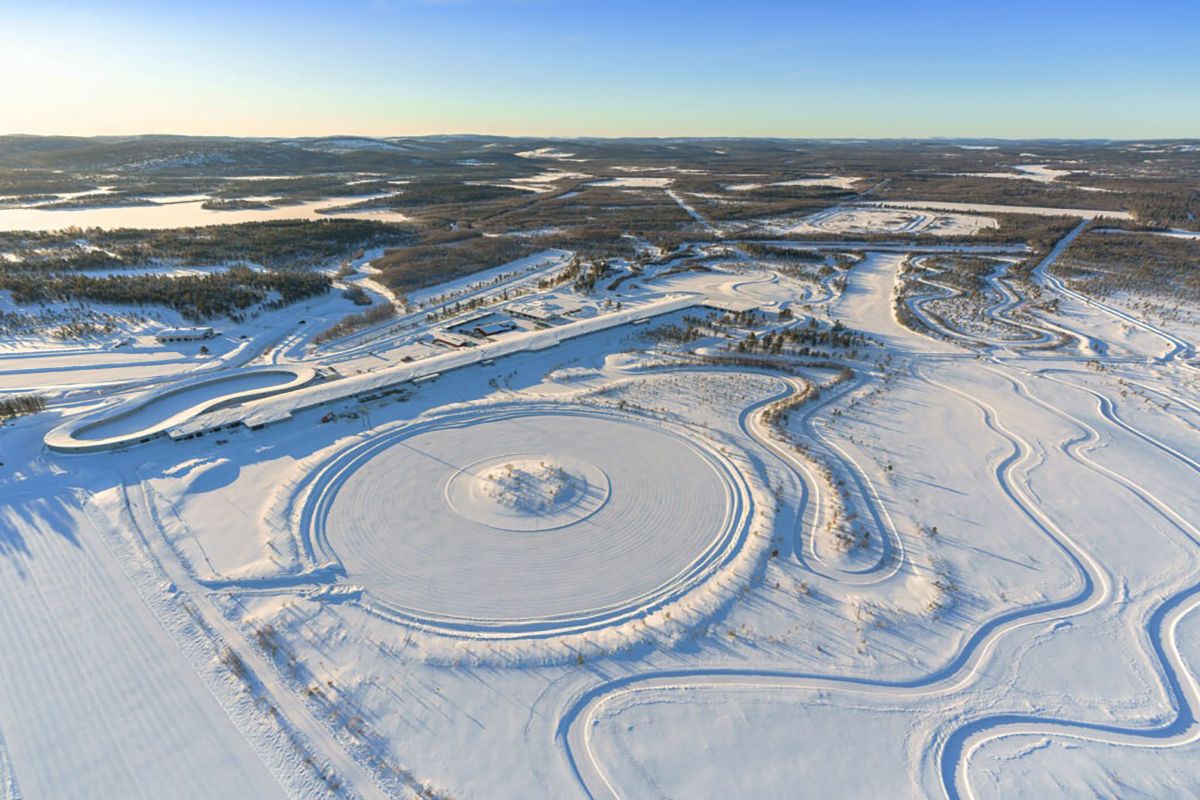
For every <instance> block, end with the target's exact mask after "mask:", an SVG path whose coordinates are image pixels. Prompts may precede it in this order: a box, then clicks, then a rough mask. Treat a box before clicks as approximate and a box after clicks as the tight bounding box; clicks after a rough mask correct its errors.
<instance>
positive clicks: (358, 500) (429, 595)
mask: <svg viewBox="0 0 1200 800" xmlns="http://www.w3.org/2000/svg"><path fill="white" fill-rule="evenodd" d="M514 464H515V465H531V464H532V465H541V466H542V467H543V468H547V469H551V470H559V469H561V470H563V471H564V472H565V473H566V474H567V475H568V476H570V477H569V480H571V481H574V482H575V483H573V484H572V487H571V488H570V490H569V493H568V494H569V496H568V497H567V498H566V500H564V501H563V502H562V506H561V508H558V509H557V513H553V514H551V515H549V518H548V519H549V521H548V522H547V523H546V524H543V525H538V524H530V523H531V520H533V519H535V518H536V517H537V516H538V515H539V512H540V510H539V512H535V511H529V513H527V514H521V513H520V510H521V509H520V507H519V506H518V507H516V508H514V507H513V506H512V505H504V506H503V507H502V506H501V505H500V504H498V503H494V502H492V500H493V498H492V497H491V496H490V495H489V494H488V493H487V492H485V491H482V490H481V489H480V487H481V486H485V485H489V481H490V480H491V479H492V478H493V477H494V476H495V475H496V474H497V470H499V471H501V472H503V471H504V470H506V469H507V468H508V467H509V466H510V465H514ZM518 471H520V467H518ZM464 480H465V481H467V482H468V485H467V486H466V487H464V486H463V483H464ZM754 513H755V504H754V500H753V497H752V493H751V489H750V486H749V484H748V483H747V481H746V479H745V477H744V475H743V473H742V470H741V469H740V468H739V467H738V466H737V465H735V464H734V463H733V462H732V461H731V460H730V458H729V457H728V456H726V455H725V454H724V453H722V452H720V451H719V450H717V449H716V448H714V447H712V446H711V445H709V444H707V443H705V442H703V441H702V440H700V439H698V438H697V437H694V436H690V435H688V434H687V432H685V431H684V430H683V429H679V428H676V427H675V426H673V425H670V424H667V423H664V422H662V421H660V420H653V421H651V420H648V419H645V418H641V417H637V416H634V415H630V414H626V413H619V412H616V411H611V410H606V409H598V408H593V407H584V406H575V405H568V404H561V403H535V404H531V403H513V404H506V405H501V406H486V407H472V408H467V409H460V410H456V411H453V412H450V413H447V414H443V415H439V416H436V417H433V418H430V419H424V420H418V421H415V422H411V423H406V424H403V425H401V426H399V427H396V428H392V429H390V430H383V431H381V432H378V433H376V434H374V435H372V436H370V437H368V438H366V439H363V440H360V441H358V442H357V443H355V444H354V445H352V446H351V447H349V448H348V449H345V450H343V451H341V452H340V453H339V454H337V455H335V456H334V457H333V458H332V459H330V460H329V461H327V462H326V463H325V464H324V466H322V467H319V468H318V469H317V470H316V471H315V472H314V473H313V477H312V479H311V482H310V483H309V484H308V490H307V493H306V496H305V498H304V500H303V504H302V507H301V510H300V512H299V516H298V519H297V520H296V528H297V529H296V531H295V533H296V535H297V536H298V538H299V540H300V545H301V547H302V548H303V550H304V551H305V554H306V556H307V557H308V558H309V559H311V560H312V562H313V563H315V564H319V563H324V564H336V565H337V566H338V568H340V571H342V572H343V573H344V574H345V576H346V581H347V582H348V583H350V584H352V585H355V586H357V587H361V589H362V594H361V597H360V599H359V600H358V601H357V602H359V603H360V604H361V605H362V607H363V608H365V609H366V610H367V611H369V612H370V613H373V614H375V615H377V616H381V617H384V618H386V619H390V620H392V621H395V622H399V623H402V624H404V625H407V626H410V627H414V628H417V629H420V630H424V631H429V632H432V633H436V634H441V635H444V636H455V637H462V638H469V639H545V638H550V637H556V636H562V635H564V634H574V633H581V632H585V631H591V630H597V629H601V628H609V627H611V626H616V625H620V624H622V623H625V622H628V621H631V620H634V619H639V618H641V619H644V618H645V617H646V616H647V615H648V614H651V613H653V612H655V611H657V610H660V609H663V608H664V607H667V606H669V605H671V604H672V603H674V602H676V601H677V600H680V599H682V598H683V597H684V596H685V595H687V594H688V593H690V592H692V591H693V590H695V589H697V588H699V587H700V586H701V585H702V584H704V583H705V582H706V581H708V580H709V579H710V578H711V577H713V576H714V575H716V574H717V573H718V572H720V571H721V570H722V569H724V568H725V567H726V566H728V565H730V564H731V563H733V561H734V560H735V559H736V558H737V557H738V555H739V553H740V551H741V550H742V548H743V545H744V544H745V541H746V538H747V536H748V535H749V528H750V523H751V520H752V519H753V517H754Z"/></svg>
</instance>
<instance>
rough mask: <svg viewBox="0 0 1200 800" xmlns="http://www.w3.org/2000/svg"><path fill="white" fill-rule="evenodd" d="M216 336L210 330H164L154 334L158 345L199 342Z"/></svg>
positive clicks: (215, 333)
mask: <svg viewBox="0 0 1200 800" xmlns="http://www.w3.org/2000/svg"><path fill="white" fill-rule="evenodd" d="M216 335H217V332H216V331H214V330H213V329H212V328H165V329H163V330H161V331H159V332H158V333H156V334H154V338H155V339H158V341H159V343H160V344H167V343H168V342H199V341H203V340H204V339H211V338H213V337H214V336H216Z"/></svg>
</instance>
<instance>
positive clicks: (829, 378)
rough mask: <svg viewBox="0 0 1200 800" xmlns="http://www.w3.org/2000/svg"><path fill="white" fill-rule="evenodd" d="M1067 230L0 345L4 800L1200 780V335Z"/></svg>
mask: <svg viewBox="0 0 1200 800" xmlns="http://www.w3.org/2000/svg"><path fill="white" fill-rule="evenodd" d="M532 157H553V156H548V155H546V154H544V153H538V154H534V155H532ZM628 180H633V181H642V182H644V181H648V180H656V179H652V178H645V177H640V178H638V177H635V178H630V179H628ZM657 180H661V179H657ZM639 185H640V186H644V187H646V188H657V187H663V186H664V184H662V183H658V182H656V183H641V184H639ZM673 197H676V201H677V202H679V203H680V205H681V206H683V207H684V208H685V209H687V208H690V206H688V204H687V196H686V195H673ZM990 210H995V209H990ZM693 211H694V209H693ZM933 211H934V212H938V211H942V209H938V208H937V207H936V204H935V208H934V209H933ZM1054 211H1056V212H1058V213H1061V210H1054ZM987 213H989V208H987V207H983V208H981V207H974V206H970V207H964V208H958V207H956V208H953V209H948V210H945V213H930V212H923V211H921V210H919V209H918V210H916V211H910V210H906V209H902V208H878V207H870V208H868V207H861V206H855V207H838V208H834V209H829V210H828V211H826V212H823V213H822V214H820V215H817V216H816V217H809V218H808V219H807V220H805V221H804V222H803V224H804V225H807V226H809V227H810V228H811V229H812V230H814V231H821V232H823V233H841V234H847V235H848V236H850V237H853V235H854V234H855V233H858V232H861V233H867V232H871V233H874V232H880V231H883V232H898V231H920V232H924V233H931V234H933V233H939V232H941V233H947V232H953V233H967V232H972V231H976V230H979V229H980V228H982V227H985V226H987V225H989V224H992V220H990V219H989V218H988V217H986V216H983V215H985V214H987ZM1072 213H1078V214H1080V215H1081V216H1082V215H1083V214H1082V212H1072ZM693 216H694V217H697V218H698V219H697V221H698V222H699V223H701V226H702V227H703V226H706V225H707V223H706V222H705V221H704V218H703V217H700V216H699V215H698V214H693ZM1081 230H1082V225H1081V226H1080V227H1079V228H1077V229H1076V230H1074V231H1073V232H1072V234H1071V235H1070V238H1069V239H1067V240H1065V241H1064V242H1063V243H1061V244H1060V246H1059V247H1057V248H1055V249H1054V250H1052V251H1051V252H1050V253H1049V254H1048V255H1047V256H1046V257H1045V258H1044V260H1043V261H1042V262H1041V263H1040V264H1038V265H1037V267H1036V268H1035V269H1032V270H1030V269H1028V268H1027V267H1021V268H1019V269H1018V261H1019V260H1020V259H1021V258H1022V257H1023V255H1024V254H1023V253H1022V252H1020V250H1019V248H1018V249H1015V250H1014V249H1012V248H1008V249H1002V248H990V249H985V250H980V249H979V248H978V247H974V248H973V247H971V246H967V245H961V246H960V245H954V244H948V243H946V242H945V241H941V242H939V241H938V240H936V239H934V238H933V237H932V236H931V237H929V239H932V242H931V243H930V244H922V245H911V246H908V245H903V244H898V243H895V242H892V243H889V244H887V245H881V246H873V245H871V244H870V243H869V242H863V241H856V242H853V243H844V244H837V243H828V242H826V243H822V244H820V245H813V244H809V245H807V246H805V247H800V246H796V247H795V248H794V249H796V250H797V251H798V252H803V253H804V254H806V256H809V255H810V256H811V257H808V258H797V259H791V258H780V257H773V256H771V255H751V254H749V253H747V252H744V251H743V249H739V248H738V247H737V246H736V245H735V244H732V243H728V242H722V243H705V242H697V243H696V244H695V245H693V248H694V249H691V250H688V251H687V252H688V255H687V256H683V255H680V256H679V257H678V258H676V259H674V260H666V261H665V262H662V263H654V264H647V265H645V266H644V267H643V268H642V269H641V270H640V271H639V272H637V273H633V272H629V273H628V274H627V275H626V272H625V271H627V270H628V269H629V267H628V265H619V266H617V267H615V268H614V269H615V270H616V272H617V273H618V274H620V275H623V276H625V278H626V279H624V280H622V281H620V282H619V283H618V282H617V281H615V278H616V275H613V276H606V277H605V278H603V279H601V280H600V281H598V282H597V285H596V288H594V289H593V290H592V291H590V292H589V293H586V294H583V293H580V292H577V291H576V290H575V289H574V288H572V286H571V284H570V283H569V282H567V281H566V280H565V279H564V278H563V277H562V274H563V270H564V269H566V268H567V267H568V265H569V264H570V263H571V259H572V256H573V254H571V253H568V252H566V251H546V252H544V253H539V254H536V255H535V256H531V257H530V258H528V259H523V260H521V261H520V262H514V263H511V264H505V265H495V266H493V267H491V268H490V269H489V270H487V271H485V272H482V273H480V274H478V275H475V276H472V277H471V278H468V279H462V280H457V281H454V282H452V283H448V284H444V285H442V286H438V287H432V288H430V289H429V290H426V291H423V292H418V293H414V294H413V295H411V296H410V297H409V298H408V302H409V304H410V305H411V306H412V308H409V309H405V310H404V311H403V313H401V314H400V315H399V316H397V317H394V318H392V319H390V320H387V321H385V322H383V323H379V324H378V325H375V326H372V327H371V328H368V329H365V330H363V331H359V332H357V333H355V334H352V335H351V336H348V337H345V338H344V339H341V340H334V341H332V342H328V343H325V344H321V345H313V344H312V342H313V338H314V335H315V333H316V332H318V331H319V330H322V329H323V328H325V327H327V326H328V325H329V324H332V322H333V321H335V320H336V319H338V318H339V317H340V315H342V314H344V313H348V312H349V311H350V310H352V307H351V304H350V303H349V301H347V300H345V299H343V298H340V297H336V296H335V294H336V293H335V294H331V295H330V296H329V297H327V298H321V299H316V300H313V301H310V302H307V303H304V304H301V305H298V306H294V307H291V308H284V309H280V310H274V311H271V312H267V313H263V314H262V315H260V316H259V317H257V318H256V319H253V320H250V321H248V322H246V323H242V324H239V325H228V326H220V327H222V328H223V331H222V333H221V335H220V336H219V337H217V338H214V339H212V340H209V346H210V347H211V348H212V352H211V353H209V354H207V355H205V356H203V357H202V356H201V354H200V353H199V351H198V347H197V346H193V345H179V346H176V348H175V349H169V348H167V347H164V346H161V345H157V344H156V343H154V342H153V332H154V331H155V330H157V329H158V328H160V327H162V326H164V325H168V324H173V323H175V322H176V320H174V319H172V318H171V317H170V315H162V316H161V317H146V318H145V319H143V320H142V321H135V322H128V323H122V325H121V326H118V329H116V330H114V331H113V332H112V333H111V334H106V335H98V336H97V338H96V339H95V340H94V341H91V342H89V343H87V344H67V343H59V344H57V345H54V344H52V343H49V342H48V341H37V337H36V336H35V335H33V334H31V335H30V336H29V337H27V338H24V339H21V340H18V341H14V342H10V343H9V345H8V347H6V348H5V349H4V350H3V351H0V381H3V385H4V386H5V387H11V388H13V389H21V390H22V391H25V390H30V391H32V390H34V389H37V390H39V391H42V392H43V393H45V394H46V396H47V398H48V401H49V408H48V410H46V411H43V412H41V413H37V414H32V415H29V416H24V417H20V418H17V419H15V420H10V421H6V422H5V423H4V424H3V426H2V427H0V462H3V463H2V464H0V797H2V798H4V800H11V798H18V797H75V796H121V797H126V796H131V797H161V796H164V795H169V796H172V797H175V796H185V797H190V796H195V797H213V796H219V795H226V796H231V797H242V796H253V797H260V796H262V797H269V796H293V797H319V796H322V797H323V796H329V795H331V794H332V795H335V796H347V797H388V796H418V795H419V794H421V793H424V796H430V797H545V796H552V797H643V796H666V797H728V796H739V797H740V796H770V797H774V796H791V795H795V794H797V793H798V792H802V793H806V794H813V795H817V796H823V797H858V796H866V795H884V796H919V797H939V796H940V797H951V798H960V797H963V798H965V797H1010V796H1081V795H1087V796H1092V795H1100V796H1129V795H1134V796H1136V795H1138V794H1139V793H1140V794H1142V795H1148V796H1189V795H1192V794H1194V793H1195V792H1196V791H1197V787H1198V785H1200V773H1198V772H1197V770H1196V768H1195V766H1194V763H1195V761H1196V757H1197V752H1198V748H1197V744H1196V740H1197V738H1200V725H1198V724H1197V722H1196V713H1197V709H1198V708H1200V691H1198V688H1197V679H1196V675H1197V672H1196V669H1197V659H1200V651H1198V650H1197V647H1196V645H1195V640H1196V636H1195V634H1196V633H1197V632H1198V631H1200V628H1197V625H1198V624H1200V623H1197V621H1196V615H1194V614H1192V613H1191V612H1192V611H1193V610H1194V609H1195V608H1196V607H1197V606H1198V605H1200V582H1198V581H1197V578H1196V575H1197V574H1198V568H1200V528H1198V525H1200V522H1198V521H1200V496H1198V495H1197V493H1196V491H1195V485H1196V480H1197V478H1198V474H1200V440H1198V439H1197V435H1198V434H1200V402H1198V401H1197V400H1196V399H1195V398H1196V397H1197V390H1198V388H1200V374H1198V372H1200V370H1198V369H1197V366H1196V365H1195V363H1194V361H1195V358H1196V354H1195V348H1194V338H1195V336H1197V335H1200V329H1197V328H1193V327H1183V328H1175V327H1173V326H1172V325H1170V324H1168V323H1166V322H1163V321H1161V320H1150V319H1145V318H1143V317H1141V316H1139V314H1138V307H1137V305H1136V304H1135V303H1133V302H1128V303H1126V302H1122V303H1117V302H1113V301H1099V300H1097V299H1095V298H1090V297H1087V296H1084V295H1082V294H1080V293H1079V292H1078V291H1076V290H1074V289H1072V288H1071V287H1069V286H1066V285H1064V283H1063V282H1062V281H1061V280H1059V279H1058V278H1056V277H1055V274H1054V269H1053V266H1054V263H1055V260H1056V259H1057V258H1058V256H1059V255H1061V253H1062V252H1063V250H1064V249H1065V248H1066V246H1067V245H1068V244H1069V242H1070V241H1071V240H1072V239H1073V238H1074V236H1076V235H1078V233H1079V231H1081ZM927 241H928V240H927ZM830 249H832V250H833V254H836V253H838V252H839V249H840V250H853V251H861V252H864V253H865V255H864V256H863V257H862V258H861V259H858V258H850V259H843V260H841V261H838V260H836V259H835V258H834V255H833V254H829V253H827V251H828V250H830ZM681 252H682V251H681ZM956 252H960V253H969V254H973V255H975V256H978V255H980V254H981V253H986V254H987V255H989V256H990V257H991V258H992V260H993V261H994V262H995V268H994V269H993V270H991V271H990V272H988V273H987V275H986V278H981V281H982V285H983V288H981V289H980V292H979V296H978V297H972V298H966V297H963V296H961V295H955V291H956V290H953V289H952V288H948V285H947V284H946V283H944V281H945V279H946V276H945V275H941V274H940V272H939V270H940V269H941V268H939V267H935V266H932V265H931V264H930V263H927V261H926V259H928V258H929V257H930V256H931V255H933V254H937V255H939V256H940V255H945V254H953V253H956ZM371 257H372V254H370V253H368V254H364V256H363V258H362V259H360V260H359V261H358V263H356V264H355V267H356V271H355V273H354V274H352V275H351V276H349V277H347V278H346V279H345V280H346V282H349V283H357V284H358V285H361V286H363V287H364V288H365V289H366V290H368V291H369V292H371V293H372V294H373V295H385V292H386V290H384V289H383V287H381V286H379V285H378V284H375V283H374V282H373V281H372V279H371V274H372V273H371V272H370V269H369V265H368V264H367V263H366V262H369V260H370V258H371ZM912 281H915V282H916V283H917V284H918V289H919V290H920V291H919V292H917V293H916V294H908V293H905V294H901V295H899V296H897V294H896V292H897V288H898V287H900V286H905V285H907V283H906V282H912ZM539 284H540V285H539ZM609 287H612V288H609ZM1050 298H1054V299H1055V300H1056V301H1057V303H1056V304H1050V303H1048V302H1047V301H1048V300H1049V299H1050ZM456 304H457V305H456ZM111 311H113V312H117V311H119V309H111ZM748 312H754V313H752V314H751V313H748ZM898 312H900V313H899V316H898ZM301 319H303V320H305V324H303V325H301V324H300V320H301ZM835 323H836V325H835ZM242 336H245V337H246V338H245V339H242V338H240V337H242ZM837 336H843V337H845V340H844V341H835V339H836V338H837ZM106 337H107V338H106ZM776 337H778V338H776ZM806 337H807V338H806ZM130 340H131V341H130ZM772 341H779V342H780V346H779V347H778V348H777V349H774V350H773V349H772V348H771V347H770V345H768V344H767V343H768V342H772ZM118 345H119V346H118ZM318 372H319V373H320V374H321V377H322V379H321V380H320V381H319V382H311V383H310V381H309V380H307V379H312V378H314V376H315V375H316V374H317V373H318ZM301 378H307V379H305V380H301ZM293 384H294V385H293ZM264 392H271V393H273V394H271V396H261V394H262V393H264ZM267 423H270V424H267ZM92 426H95V427H92ZM168 428H170V429H171V430H172V431H174V432H175V433H176V434H179V435H172V436H171V437H169V438H166V437H157V438H152V439H151V440H150V441H147V442H144V443H142V442H140V441H132V440H129V436H130V435H132V437H133V438H134V439H141V438H150V437H146V436H143V435H142V433H143V432H144V431H148V430H160V429H161V430H167V429H168ZM64 429H65V430H75V431H77V432H79V434H80V435H81V436H84V437H86V436H87V435H88V434H87V431H88V430H90V431H91V435H93V436H99V437H110V438H111V436H112V435H114V433H115V434H121V435H126V439H123V440H121V441H113V442H110V445H111V446H109V447H107V449H105V450H104V451H103V452H96V453H63V452H58V451H56V450H54V449H48V448H47V447H46V446H45V445H46V443H47V442H48V441H49V443H51V444H54V434H52V433H51V432H52V431H54V430H60V431H61V430H64ZM198 434H202V435H198ZM48 436H49V440H48V439H47V437H48ZM468 753H469V754H471V755H470V757H469V758H464V754H468Z"/></svg>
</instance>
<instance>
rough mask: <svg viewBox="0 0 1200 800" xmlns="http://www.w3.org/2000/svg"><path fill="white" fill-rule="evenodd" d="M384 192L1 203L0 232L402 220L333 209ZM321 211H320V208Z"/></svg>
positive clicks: (388, 213) (391, 215)
mask: <svg viewBox="0 0 1200 800" xmlns="http://www.w3.org/2000/svg"><path fill="white" fill-rule="evenodd" d="M382 196H385V195H371V196H368V197H348V198H343V199H339V200H310V201H308V202H304V203H297V204H296V205H290V206H281V207H279V208H244V209H229V210H213V209H207V208H203V207H202V206H203V204H204V202H205V200H206V199H207V198H206V197H204V196H203V195H189V196H187V197H181V198H168V197H160V198H155V199H154V200H152V205H142V206H97V207H90V208H39V207H26V208H2V209H0V231H55V230H62V229H63V228H71V227H78V228H109V229H111V228H151V229H155V230H162V229H166V228H187V227H193V226H199V225H229V224H233V223H238V222H267V221H271V220H281V219H309V220H311V219H375V220H379V221H381V222H403V221H405V220H406V219H407V217H405V216H404V215H403V214H401V213H399V212H397V211H385V210H361V209H360V210H355V211H342V212H338V211H336V209H339V208H343V207H345V206H349V205H353V204H355V203H361V202H363V201H365V200H370V199H373V198H374V199H377V198H379V197H382ZM321 212H325V213H321Z"/></svg>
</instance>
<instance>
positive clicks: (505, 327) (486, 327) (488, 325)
mask: <svg viewBox="0 0 1200 800" xmlns="http://www.w3.org/2000/svg"><path fill="white" fill-rule="evenodd" d="M516 327H517V323H515V322H513V321H512V320H511V319H499V320H496V321H495V322H485V323H483V324H482V325H476V326H475V331H474V333H475V335H476V336H478V337H480V338H486V337H488V336H496V335H498V334H501V333H508V332H509V331H511V330H514V329H515V328H516Z"/></svg>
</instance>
